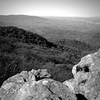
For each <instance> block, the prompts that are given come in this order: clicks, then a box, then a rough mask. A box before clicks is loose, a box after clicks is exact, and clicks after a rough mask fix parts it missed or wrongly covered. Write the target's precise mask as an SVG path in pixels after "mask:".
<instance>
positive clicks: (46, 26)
mask: <svg viewBox="0 0 100 100" xmlns="http://www.w3.org/2000/svg"><path fill="white" fill-rule="evenodd" d="M99 22H100V18H56V17H53V18H52V17H47V18H46V17H45V18H42V17H36V16H25V15H10V16H0V25H6V26H9V25H10V26H17V27H20V28H24V29H26V30H29V31H31V32H34V33H38V34H40V35H42V36H43V37H45V38H47V39H49V40H50V41H54V40H58V39H59V40H60V39H71V40H73V39H74V40H79V41H84V42H87V43H89V44H91V45H92V44H93V43H91V39H93V38H94V35H95V34H96V33H100V24H99ZM97 41H98V40H97ZM98 42H99V41H98ZM99 46H100V45H99Z"/></svg>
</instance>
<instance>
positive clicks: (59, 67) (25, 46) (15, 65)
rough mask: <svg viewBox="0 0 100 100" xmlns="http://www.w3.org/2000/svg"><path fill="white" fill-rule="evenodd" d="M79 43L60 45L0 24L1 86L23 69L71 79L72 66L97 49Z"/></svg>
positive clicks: (62, 79)
mask: <svg viewBox="0 0 100 100" xmlns="http://www.w3.org/2000/svg"><path fill="white" fill-rule="evenodd" d="M79 44H80V45H77V41H76V43H75V44H74V45H71V44H70V45H68V44H67V45H64V44H62V45H61V44H60V43H58V44H57V43H53V42H50V41H48V40H47V39H45V38H44V37H42V36H40V35H38V34H36V33H33V32H30V31H26V30H24V29H21V28H17V27H15V26H5V27H0V85H1V84H2V82H3V81H4V80H6V79H7V78H9V77H11V76H13V75H15V74H16V73H19V72H21V71H23V70H27V71H28V70H31V69H41V68H46V69H47V70H48V71H49V73H51V75H52V76H53V79H55V80H58V81H64V80H66V79H69V78H72V73H71V69H72V66H73V65H75V64H76V63H77V62H78V61H79V60H80V58H81V57H82V56H84V55H86V54H88V53H91V52H94V51H95V50H96V49H95V48H92V49H91V47H90V46H87V45H86V44H85V43H83V42H79ZM80 46H81V48H87V49H84V50H83V49H80Z"/></svg>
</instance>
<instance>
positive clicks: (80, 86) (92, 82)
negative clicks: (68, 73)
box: [63, 50, 100, 100]
mask: <svg viewBox="0 0 100 100" xmlns="http://www.w3.org/2000/svg"><path fill="white" fill-rule="evenodd" d="M72 73H73V76H74V78H73V79H71V80H68V81H65V82H64V83H63V84H65V85H66V86H68V87H69V88H70V90H71V91H72V92H73V93H75V94H82V95H84V96H85V97H86V98H87V100H100V50H99V51H98V52H96V53H94V54H89V55H87V56H85V57H83V58H82V59H81V61H80V62H79V63H78V64H77V65H75V66H74V67H73V69H72Z"/></svg>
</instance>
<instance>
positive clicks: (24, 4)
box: [0, 0, 100, 17]
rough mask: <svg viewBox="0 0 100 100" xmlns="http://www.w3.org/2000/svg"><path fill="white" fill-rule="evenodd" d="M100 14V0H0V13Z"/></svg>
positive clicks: (75, 15)
mask: <svg viewBox="0 0 100 100" xmlns="http://www.w3.org/2000/svg"><path fill="white" fill-rule="evenodd" d="M5 14H6V15H8V14H11V15H13V14H24V15H34V16H64V17H66V16H71V17H94V16H97V17H99V16H100V0H0V15H5Z"/></svg>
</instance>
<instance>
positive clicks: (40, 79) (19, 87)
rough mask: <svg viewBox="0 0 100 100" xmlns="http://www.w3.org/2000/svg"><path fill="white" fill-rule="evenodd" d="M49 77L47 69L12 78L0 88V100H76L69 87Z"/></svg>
mask: <svg viewBox="0 0 100 100" xmlns="http://www.w3.org/2000/svg"><path fill="white" fill-rule="evenodd" d="M49 77H50V74H49V73H48V72H47V70H45V69H42V70H40V69H39V70H31V71H29V72H27V71H23V72H21V73H19V74H17V75H15V76H12V77H11V78H9V79H8V80H6V81H5V82H4V83H3V85H2V86H1V88H0V98H1V99H0V100H76V96H75V95H74V94H73V93H72V92H71V91H70V89H69V88H68V87H66V86H65V85H63V84H62V83H60V82H57V81H54V80H52V79H50V78H49ZM44 78H45V79H44Z"/></svg>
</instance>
